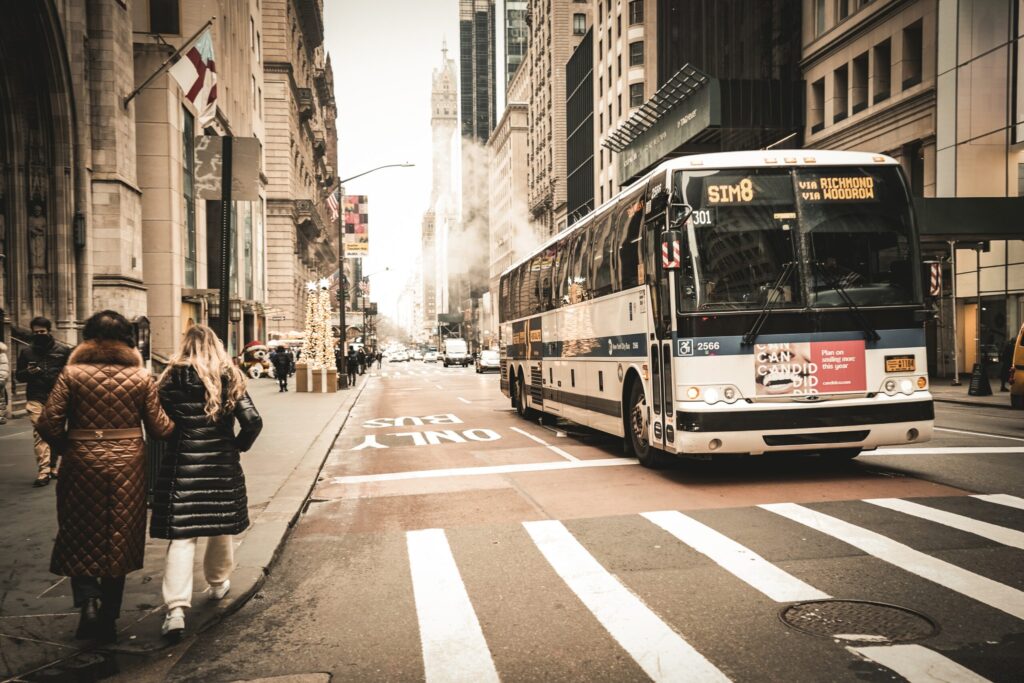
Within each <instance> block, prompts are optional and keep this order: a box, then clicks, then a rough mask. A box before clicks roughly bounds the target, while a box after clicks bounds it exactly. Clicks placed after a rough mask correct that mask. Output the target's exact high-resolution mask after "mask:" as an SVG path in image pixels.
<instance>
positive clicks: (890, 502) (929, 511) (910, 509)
mask: <svg viewBox="0 0 1024 683" xmlns="http://www.w3.org/2000/svg"><path fill="white" fill-rule="evenodd" d="M864 502H865V503H871V504H872V505H877V506H879V507H883V508H886V509H888V510H895V511H896V512H902V513H904V514H907V515H912V516H914V517H920V518H921V519H926V520H928V521H930V522H936V523H938V524H942V525H945V526H948V527H951V528H953V529H959V530H960V531H966V532H967V533H969V534H974V535H975V536H981V537H982V538H987V539H988V540H990V541H995V542H996V543H1002V544H1003V545H1007V546H1010V547H1012V548H1020V549H1021V550H1024V533H1022V532H1020V531H1017V530H1016V529H1007V528H1006V527H1004V526H999V525H998V524H989V523H988V522H982V521H979V520H976V519H971V518H970V517H964V516H963V515H957V514H953V513H952V512H946V511H945V510H939V509H936V508H931V507H927V506H926V505H920V504H918V503H912V502H911V501H909V500H903V499H901V498H869V499H867V500H865V501H864Z"/></svg>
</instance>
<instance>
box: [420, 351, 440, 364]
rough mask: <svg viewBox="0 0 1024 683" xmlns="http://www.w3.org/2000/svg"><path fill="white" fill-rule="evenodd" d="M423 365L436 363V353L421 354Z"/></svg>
mask: <svg viewBox="0 0 1024 683" xmlns="http://www.w3.org/2000/svg"><path fill="white" fill-rule="evenodd" d="M423 362H424V363H436V362H437V351H427V352H426V353H425V354H423Z"/></svg>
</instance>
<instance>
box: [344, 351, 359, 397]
mask: <svg viewBox="0 0 1024 683" xmlns="http://www.w3.org/2000/svg"><path fill="white" fill-rule="evenodd" d="M346 366H347V369H348V385H349V386H350V387H351V386H355V383H356V377H357V376H358V374H359V354H357V353H356V347H354V346H350V347H348V356H346Z"/></svg>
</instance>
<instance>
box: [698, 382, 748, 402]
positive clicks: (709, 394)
mask: <svg viewBox="0 0 1024 683" xmlns="http://www.w3.org/2000/svg"><path fill="white" fill-rule="evenodd" d="M686 398H687V399H688V400H690V401H697V400H701V399H703V401H704V402H705V403H707V404H708V405H714V404H715V403H721V402H725V403H735V402H736V401H737V400H738V399H739V398H740V391H739V389H737V388H736V387H734V386H732V385H725V386H710V387H687V388H686Z"/></svg>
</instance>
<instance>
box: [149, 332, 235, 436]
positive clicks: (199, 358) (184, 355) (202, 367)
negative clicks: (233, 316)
mask: <svg viewBox="0 0 1024 683" xmlns="http://www.w3.org/2000/svg"><path fill="white" fill-rule="evenodd" d="M179 367H191V368H192V369H193V370H195V371H196V374H197V375H198V376H199V381H201V382H202V383H203V386H204V387H206V409H205V412H206V416H207V417H208V418H210V420H211V421H214V420H217V419H219V418H221V417H223V416H224V415H229V414H230V413H231V412H232V411H234V409H235V404H236V403H238V400H239V399H240V398H242V396H244V395H245V375H243V374H242V372H241V370H239V369H238V368H237V367H236V366H235V364H234V363H233V362H232V360H231V357H230V356H228V353H227V351H225V350H224V345H223V344H222V343H221V341H220V339H218V338H217V335H216V334H214V332H213V330H211V329H210V328H209V327H207V326H206V325H193V326H192V327H190V328H189V330H188V331H187V332H185V335H184V337H183V338H182V340H181V346H179V347H178V350H177V351H176V352H175V354H174V355H173V356H171V359H170V361H169V362H168V365H167V369H166V370H164V372H163V374H162V375H160V385H161V386H163V385H164V384H165V383H166V382H167V381H168V380H169V379H170V376H171V372H172V371H173V370H174V368H179ZM224 379H226V380H227V391H226V392H225V391H224V389H223V385H222V382H223V381H224Z"/></svg>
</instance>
